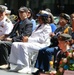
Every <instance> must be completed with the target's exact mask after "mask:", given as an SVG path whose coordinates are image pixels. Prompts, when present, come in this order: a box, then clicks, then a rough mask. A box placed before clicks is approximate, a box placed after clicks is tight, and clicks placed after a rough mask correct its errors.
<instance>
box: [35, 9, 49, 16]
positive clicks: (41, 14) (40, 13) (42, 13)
mask: <svg viewBox="0 0 74 75" xmlns="http://www.w3.org/2000/svg"><path fill="white" fill-rule="evenodd" d="M48 15H49V13H48V12H47V11H45V10H41V11H40V12H39V13H38V14H36V16H44V17H48Z"/></svg>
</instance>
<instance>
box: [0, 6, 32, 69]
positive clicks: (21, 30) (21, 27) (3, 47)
mask: <svg viewBox="0 0 74 75" xmlns="http://www.w3.org/2000/svg"><path fill="white" fill-rule="evenodd" d="M18 12H19V17H20V20H19V22H17V23H16V24H15V25H14V28H13V30H12V32H11V33H10V34H9V35H8V37H7V38H5V39H4V41H1V42H0V52H1V53H0V58H1V59H0V68H1V69H8V68H9V62H8V55H9V54H10V49H11V44H12V42H16V41H17V42H23V41H24V40H23V38H24V39H26V38H27V37H29V36H30V35H31V33H32V23H31V22H30V21H29V20H28V18H27V14H28V9H27V7H20V9H19V11H18Z"/></svg>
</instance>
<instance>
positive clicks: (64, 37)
mask: <svg viewBox="0 0 74 75" xmlns="http://www.w3.org/2000/svg"><path fill="white" fill-rule="evenodd" d="M58 40H62V41H70V40H72V37H71V35H69V34H60V35H58Z"/></svg>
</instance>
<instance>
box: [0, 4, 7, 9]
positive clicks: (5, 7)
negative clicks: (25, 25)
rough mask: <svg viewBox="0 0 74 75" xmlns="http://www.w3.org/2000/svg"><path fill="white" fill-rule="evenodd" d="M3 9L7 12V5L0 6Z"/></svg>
mask: <svg viewBox="0 0 74 75" xmlns="http://www.w3.org/2000/svg"><path fill="white" fill-rule="evenodd" d="M0 6H1V7H2V8H4V9H5V10H7V9H8V8H7V6H5V5H0Z"/></svg>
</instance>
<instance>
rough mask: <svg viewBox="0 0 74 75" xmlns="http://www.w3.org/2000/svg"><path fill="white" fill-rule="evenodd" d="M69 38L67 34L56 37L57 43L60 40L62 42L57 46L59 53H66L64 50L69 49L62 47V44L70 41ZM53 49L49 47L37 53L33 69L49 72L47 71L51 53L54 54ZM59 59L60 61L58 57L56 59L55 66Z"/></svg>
mask: <svg viewBox="0 0 74 75" xmlns="http://www.w3.org/2000/svg"><path fill="white" fill-rule="evenodd" d="M70 38H71V36H70V35H69V34H60V35H59V36H58V42H59V41H61V39H62V41H63V42H62V41H61V43H59V44H58V47H59V51H60V52H61V51H63V52H66V49H65V48H66V47H67V46H68V47H69V45H64V44H63V43H66V40H67V41H68V40H70ZM62 47H63V48H62ZM55 49H56V47H55ZM55 49H54V48H52V47H50V48H48V47H47V48H45V49H42V50H40V51H39V54H38V57H37V60H36V64H35V67H36V68H38V69H39V70H40V71H49V69H50V65H49V61H51V60H52V54H53V53H54V54H55V51H54V50H55ZM60 49H62V50H60ZM64 49H65V50H64ZM56 50H57V49H56ZM59 55H60V54H59ZM64 56H65V55H63V56H62V57H64ZM56 57H57V56H56ZM54 58H55V57H54ZM60 59H61V57H60V56H59V57H58V59H57V64H58V63H59V61H60ZM58 65H59V64H58ZM58 65H57V66H58ZM55 66H56V65H55Z"/></svg>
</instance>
